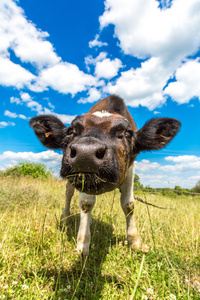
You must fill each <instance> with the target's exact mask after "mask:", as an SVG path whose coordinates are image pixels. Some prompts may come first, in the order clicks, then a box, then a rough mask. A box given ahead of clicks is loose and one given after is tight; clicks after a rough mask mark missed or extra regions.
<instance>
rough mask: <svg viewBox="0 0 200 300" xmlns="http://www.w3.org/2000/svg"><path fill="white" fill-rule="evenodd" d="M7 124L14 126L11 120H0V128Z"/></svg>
mask: <svg viewBox="0 0 200 300" xmlns="http://www.w3.org/2000/svg"><path fill="white" fill-rule="evenodd" d="M7 126H15V123H13V122H4V121H1V122H0V128H5V127H7Z"/></svg>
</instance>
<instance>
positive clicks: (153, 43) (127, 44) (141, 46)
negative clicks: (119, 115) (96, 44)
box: [100, 0, 200, 109]
mask: <svg viewBox="0 0 200 300" xmlns="http://www.w3.org/2000/svg"><path fill="white" fill-rule="evenodd" d="M105 6H106V9H105V12H104V14H103V15H102V16H101V17H100V25H101V28H104V27H106V26H108V25H109V24H113V25H114V35H115V37H117V38H118V39H119V46H120V47H121V49H122V50H123V52H124V53H125V54H129V55H132V56H134V57H137V58H139V59H141V58H142V59H147V60H146V61H145V62H144V63H142V65H141V68H138V69H136V70H133V69H130V70H129V71H126V72H122V73H121V76H120V77H119V78H118V80H116V82H114V83H110V84H109V85H108V88H107V89H106V91H107V92H109V93H117V94H118V95H120V96H122V97H124V98H125V101H126V103H127V104H128V105H131V106H134V107H137V106H139V105H142V106H146V107H148V108H149V109H154V108H155V107H159V106H161V105H162V104H163V103H164V102H165V94H167V93H168V94H169V95H171V96H172V97H174V99H175V100H176V101H177V102H179V103H183V102H184V103H185V102H188V101H189V99H190V97H191V96H198V97H199V89H198V86H197V84H196V83H197V82H199V75H198V74H199V71H198V72H197V73H196V74H195V75H194V74H193V76H192V77H190V78H189V75H188V76H187V75H186V73H187V71H186V72H185V74H184V79H183V80H182V81H183V82H182V81H181V82H180V83H179V82H178V83H177V84H175V83H171V84H170V85H169V88H168V89H166V90H165V92H163V88H164V87H165V85H166V83H167V81H168V80H169V79H170V78H171V77H172V76H173V75H174V73H175V72H176V70H177V68H179V67H180V65H181V64H182V62H184V61H185V59H186V57H187V56H189V55H192V54H195V53H196V52H197V51H198V49H199V47H200V35H199V27H200V18H199V13H200V2H199V0H191V1H188V0H174V1H173V2H172V3H169V2H166V3H162V5H161V7H163V8H164V9H160V8H159V3H158V1H155V0H134V1H129V0H106V2H105ZM177 16H178V17H177ZM183 66H184V65H183ZM193 67H194V66H192V69H194V68H193ZM188 69H189V66H187V70H188ZM198 69H199V68H198ZM181 71H182V72H183V71H184V70H181ZM179 74H180V72H179V73H177V74H176V77H177V80H178V77H179ZM192 78H195V83H193V84H192V86H191V88H190V81H192ZM194 85H195V90H193V91H192V87H194ZM180 90H181V92H180ZM185 90H186V95H185V96H184V97H183V98H182V96H183V94H184V92H185Z"/></svg>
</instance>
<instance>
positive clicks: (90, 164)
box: [30, 96, 180, 194]
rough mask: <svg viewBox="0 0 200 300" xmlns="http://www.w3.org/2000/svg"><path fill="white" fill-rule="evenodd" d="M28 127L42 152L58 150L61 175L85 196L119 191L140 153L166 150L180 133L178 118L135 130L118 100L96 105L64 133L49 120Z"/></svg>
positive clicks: (33, 121) (56, 121) (61, 126)
mask: <svg viewBox="0 0 200 300" xmlns="http://www.w3.org/2000/svg"><path fill="white" fill-rule="evenodd" d="M30 125H31V127H32V128H33V129H34V131H35V133H36V135H37V137H38V138H39V140H40V141H41V142H42V143H43V145H44V146H45V147H47V148H50V149H58V148H61V149H62V151H63V160H62V167H61V171H60V174H61V176H62V177H63V178H67V179H68V180H69V181H70V182H71V184H72V185H74V186H75V188H77V189H78V190H80V191H83V192H85V193H88V194H101V193H104V192H107V191H111V190H113V189H115V188H117V187H120V185H121V184H122V183H123V181H124V180H125V178H126V175H127V171H128V168H129V167H130V166H131V165H132V163H133V161H134V159H135V158H136V156H137V155H138V153H139V152H140V151H146V150H147V151H148V150H158V149H161V148H163V147H165V146H166V145H167V144H168V143H169V142H170V141H171V140H172V139H173V138H174V136H175V135H176V133H177V132H178V130H179V128H180V122H179V121H178V120H176V119H171V118H156V119H152V120H150V121H149V122H147V123H146V124H145V125H144V126H143V127H142V128H141V129H140V130H139V131H137V128H136V125H135V123H134V121H133V119H132V117H131V115H130V114H129V112H128V110H127V108H126V106H125V104H124V102H123V100H122V99H121V98H119V97H117V96H109V97H107V98H105V99H103V100H101V101H99V102H98V103H97V104H96V105H94V106H93V107H92V108H91V109H90V111H89V112H88V113H86V114H84V115H82V116H78V117H76V118H75V119H74V120H73V121H72V123H71V125H70V126H69V127H68V128H67V127H66V126H65V125H64V124H63V123H62V122H61V121H60V120H59V119H57V118H56V117H54V116H48V115H43V116H38V117H35V118H32V119H31V120H30Z"/></svg>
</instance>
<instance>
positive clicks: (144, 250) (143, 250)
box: [142, 245, 150, 254]
mask: <svg viewBox="0 0 200 300" xmlns="http://www.w3.org/2000/svg"><path fill="white" fill-rule="evenodd" d="M149 249H150V247H149V246H147V245H143V247H142V253H143V254H147V253H148V252H149Z"/></svg>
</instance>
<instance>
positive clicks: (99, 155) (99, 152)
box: [96, 148, 106, 159]
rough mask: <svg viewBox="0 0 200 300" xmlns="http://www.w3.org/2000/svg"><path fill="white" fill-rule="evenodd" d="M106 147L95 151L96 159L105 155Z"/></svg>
mask: <svg viewBox="0 0 200 300" xmlns="http://www.w3.org/2000/svg"><path fill="white" fill-rule="evenodd" d="M105 152H106V149H105V148H100V149H98V150H97V151H96V157H97V158H98V159H103V158H104V155H105Z"/></svg>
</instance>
